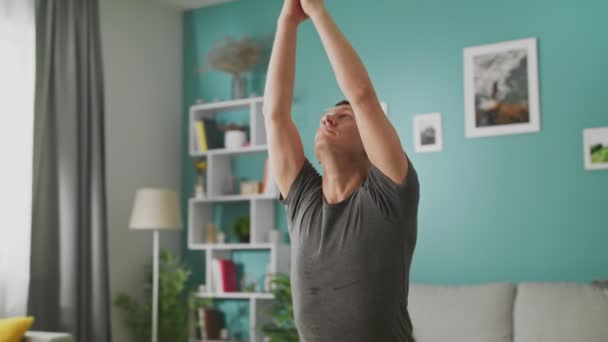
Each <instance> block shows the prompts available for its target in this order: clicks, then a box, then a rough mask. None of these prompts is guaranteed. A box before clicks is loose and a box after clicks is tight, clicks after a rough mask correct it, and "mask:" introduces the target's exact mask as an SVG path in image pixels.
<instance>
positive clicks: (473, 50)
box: [463, 38, 540, 138]
mask: <svg viewBox="0 0 608 342" xmlns="http://www.w3.org/2000/svg"><path fill="white" fill-rule="evenodd" d="M537 49H538V47H537V39H536V38H526V39H519V40H512V41H507V42H501V43H495V44H488V45H480V46H473V47H467V48H464V49H463V69H464V73H463V76H464V104H465V132H466V137H467V138H479V137H488V136H497V135H507V134H521V133H533V132H538V131H540V99H539V90H538V52H537Z"/></svg>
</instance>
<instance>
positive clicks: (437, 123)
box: [414, 113, 443, 153]
mask: <svg viewBox="0 0 608 342" xmlns="http://www.w3.org/2000/svg"><path fill="white" fill-rule="evenodd" d="M442 150H443V123H442V119H441V113H425V114H416V115H414V152H417V153H426V152H439V151H442Z"/></svg>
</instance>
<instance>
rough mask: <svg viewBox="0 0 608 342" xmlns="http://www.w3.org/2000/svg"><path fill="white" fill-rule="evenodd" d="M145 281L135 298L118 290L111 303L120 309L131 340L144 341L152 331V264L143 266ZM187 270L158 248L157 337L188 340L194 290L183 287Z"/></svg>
mask: <svg viewBox="0 0 608 342" xmlns="http://www.w3.org/2000/svg"><path fill="white" fill-rule="evenodd" d="M144 267H145V277H146V283H145V286H144V289H143V291H142V294H141V295H138V296H137V297H138V298H140V297H141V298H143V300H139V299H136V298H134V297H132V296H130V295H129V294H127V293H125V292H120V293H118V295H117V296H116V297H115V299H114V305H115V306H116V307H118V308H119V309H121V310H122V311H123V312H124V314H125V315H124V322H125V324H126V325H127V327H128V328H129V330H130V332H131V335H132V337H133V339H132V340H133V341H136V342H140V341H141V342H148V341H150V339H151V330H152V264H151V263H150V262H149V263H147V264H146V265H145V266H144ZM191 273H192V272H191V270H190V268H189V267H188V266H186V265H184V264H182V263H180V262H179V261H178V259H177V258H176V257H175V256H174V255H173V254H172V253H171V252H169V251H166V250H162V251H161V253H160V259H159V275H158V318H159V319H158V323H159V324H158V340H159V341H175V342H187V341H188V319H189V312H192V308H193V306H194V304H195V300H194V292H193V291H192V290H191V289H190V288H188V287H187V281H188V279H189V278H190V275H191Z"/></svg>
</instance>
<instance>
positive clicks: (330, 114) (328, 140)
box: [315, 104, 365, 160]
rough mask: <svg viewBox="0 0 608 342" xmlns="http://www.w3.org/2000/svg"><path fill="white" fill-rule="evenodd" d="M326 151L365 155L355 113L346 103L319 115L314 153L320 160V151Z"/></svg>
mask: <svg viewBox="0 0 608 342" xmlns="http://www.w3.org/2000/svg"><path fill="white" fill-rule="evenodd" d="M326 151H332V152H333V153H340V154H347V155H354V156H357V155H365V149H364V148H363V142H362V141H361V136H360V135H359V130H358V128H357V122H356V121H355V114H354V112H353V109H352V107H351V106H350V105H348V104H344V105H340V106H336V107H332V108H330V109H328V110H327V111H326V112H325V113H324V114H323V116H322V117H321V120H320V123H319V129H318V130H317V134H316V135H315V154H316V155H317V158H318V159H319V160H321V158H320V156H321V153H323V152H326Z"/></svg>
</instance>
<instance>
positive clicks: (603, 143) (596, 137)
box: [583, 127, 608, 170]
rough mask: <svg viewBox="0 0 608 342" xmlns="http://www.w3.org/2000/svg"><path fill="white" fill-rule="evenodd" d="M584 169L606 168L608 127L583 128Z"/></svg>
mask: <svg viewBox="0 0 608 342" xmlns="http://www.w3.org/2000/svg"><path fill="white" fill-rule="evenodd" d="M583 146H584V149H583V153H584V156H585V169H586V170H608V127H600V128H589V129H585V130H583Z"/></svg>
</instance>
